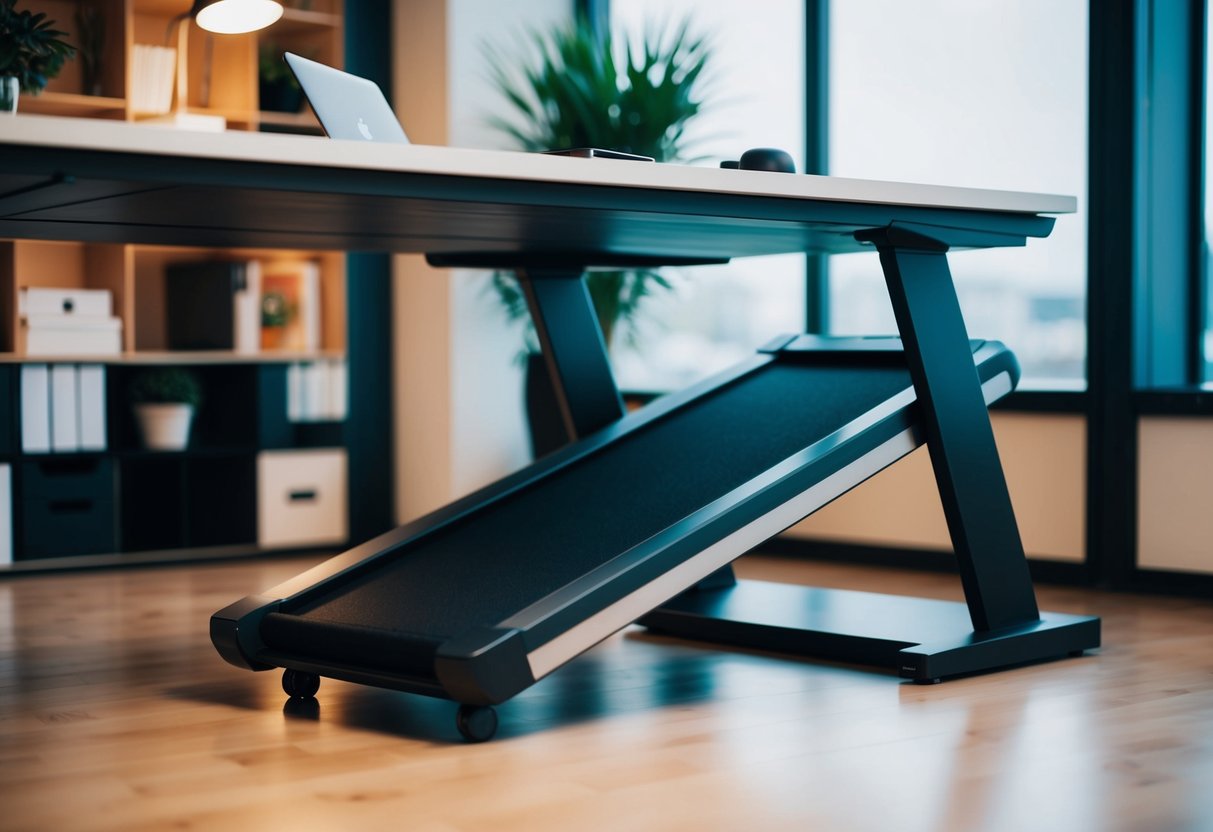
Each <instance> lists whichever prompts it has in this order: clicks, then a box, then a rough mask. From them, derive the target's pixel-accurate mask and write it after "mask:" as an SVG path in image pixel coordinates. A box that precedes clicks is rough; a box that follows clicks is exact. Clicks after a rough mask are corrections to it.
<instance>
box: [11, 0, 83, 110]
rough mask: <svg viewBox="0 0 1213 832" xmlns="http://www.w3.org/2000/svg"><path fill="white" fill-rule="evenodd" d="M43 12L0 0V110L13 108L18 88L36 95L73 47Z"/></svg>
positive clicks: (57, 71)
mask: <svg viewBox="0 0 1213 832" xmlns="http://www.w3.org/2000/svg"><path fill="white" fill-rule="evenodd" d="M54 27H55V22H54V21H53V20H47V18H46V14H45V13H44V12H39V13H38V14H34V13H33V12H30V11H29V10H28V9H27V10H22V11H17V0H0V112H8V113H15V112H17V97H18V94H19V93H21V92H28V93H31V94H33V95H37V94H38V93H40V92H41V91H42V89H43V87H45V86H46V83H47V81H49V80H50V79H51V78H54V77H55V76H56V75H58V74H59V70H60V69H62V68H63V62H64V61H66V60H67V59H68V58H70V57H72V56H73V55H74V54H75V53H76V50H75V48H73V47H72V46H71V44H69V43H68V42H67V41H65V40H63V38H64V37H65V36H66V33H65V32H60V31H59V30H57V29H55V28H54Z"/></svg>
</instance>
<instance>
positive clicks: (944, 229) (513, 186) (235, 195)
mask: <svg viewBox="0 0 1213 832" xmlns="http://www.w3.org/2000/svg"><path fill="white" fill-rule="evenodd" d="M1075 207H1076V202H1075V199H1074V198H1073V197H1064V196H1050V195H1040V194H1023V193H1009V192H1002V191H988V190H976V189H967V188H948V187H938V186H931V185H907V184H899V183H888V182H868V181H861V180H848V179H835V178H830V177H821V176H792V175H781V174H772V173H765V172H750V171H737V170H719V169H710V168H691V167H685V166H678V165H658V164H652V163H642V162H622V161H609V160H586V159H573V158H557V157H548V156H540V155H533V154H522V153H511V152H495V151H479V150H461V149H455V148H437V147H421V146H401V145H376V144H363V143H356V142H353V143H352V142H333V141H329V140H325V139H308V138H296V137H289V138H288V137H278V136H270V135H259V134H243V133H241V134H235V133H233V134H226V135H224V136H220V137H216V136H211V135H202V134H190V133H184V132H175V131H166V130H160V129H156V128H150V127H141V126H134V125H129V124H122V123H115V122H92V121H90V122H82V121H75V120H69V119H56V118H38V117H18V118H12V119H6V120H4V121H2V122H0V235H3V236H9V237H31V238H42V239H72V240H85V241H108V242H134V243H149V244H169V245H171V244H180V245H185V244H188V245H215V246H220V245H222V246H250V247H251V246H256V247H290V248H325V249H333V248H344V249H351V250H387V251H397V252H421V253H425V254H426V255H428V256H429V258H430V260H431V262H434V263H436V264H442V265H467V266H481V267H489V268H502V267H505V268H515V269H517V270H519V272H520V274H521V276H522V279H523V283H524V287H525V288H526V289H527V293H528V300H529V302H530V305H531V309H532V314H533V317H534V318H535V321H536V325H537V330H538V332H539V335H540V340H541V343H542V346H543V348H544V353H545V355H546V356H547V359H548V362H549V367H550V369H551V370H552V371H553V376H554V380H555V381H556V386H557V393H558V398H559V399H560V403H561V408H562V413H563V415H564V417H565V421H566V425H567V426H568V428H569V430H570V434H571V435H573V436H575V437H582V436H586V435H588V434H590V433H593V432H594V431H596V430H598V429H600V428H603V427H605V426H606V425H608V424H610V422H611V421H613V420H614V419H617V418H618V417H619V415H620V414H621V413H622V410H621V406H620V404H619V397H618V392H617V391H616V389H615V387H614V381H613V379H612V377H611V373H610V368H609V364H608V363H607V359H606V355H605V350H604V349H603V345H602V342H601V338H600V337H599V335H598V333H597V330H596V328H595V326H594V318H593V313H592V309H591V307H590V304H589V299H588V295H587V293H586V292H585V290H584V287H583V285H582V284H581V282H580V276H581V274H582V272H583V270H584V269H585V268H586V267H589V266H628V265H640V264H644V265H674V264H688V263H709V262H721V261H725V260H728V259H730V258H733V257H742V256H752V255H761V254H779V253H788V252H806V251H812V252H827V253H839V252H848V251H858V250H863V249H865V248H869V249H874V250H875V251H878V252H879V256H880V259H881V263H882V266H883V268H884V272H885V277H886V280H887V282H888V285H889V290H890V295H891V297H892V299H893V308H894V313H895V315H896V318H897V323H898V326H899V329H900V332H901V335H902V340H903V344H904V348H905V353H906V358H907V362H908V364H909V369H910V375H911V378H912V380H913V383H914V387H915V391H916V393H917V396H918V401H919V402H920V405H921V408H922V412H923V420H924V431H925V434H926V437H927V442H928V445H929V447H930V452H931V460H932V464H933V466H934V469H935V474H936V479H937V481H938V483H939V487H940V493H941V497H942V500H943V505H944V511H945V516H946V517H947V521H948V527H949V531H950V533H951V535H952V540H953V543H954V545H955V548H956V554H957V558H958V563H959V566H960V572H961V579H962V583H963V585H964V589H965V596H966V600H967V606H968V613H969V616H970V618H971V621H972V624H973V629H974V631H975V633H977V634H982V633H989V632H992V631H1008V630H1015V631H1017V632H1018V631H1023V630H1024V629H1025V628H1027V629H1028V630H1032V629H1033V628H1035V627H1037V626H1038V624H1039V622H1040V620H1041V619H1040V616H1039V612H1038V610H1037V607H1036V601H1035V594H1034V591H1033V589H1032V584H1031V580H1030V578H1029V576H1028V570H1027V563H1026V559H1025V557H1024V553H1023V547H1022V544H1021V543H1020V539H1019V533H1018V530H1017V527H1016V524H1015V518H1014V515H1013V512H1012V509H1011V505H1010V500H1009V497H1008V495H1007V490H1006V483H1005V480H1004V478H1003V475H1002V468H1001V465H1000V463H999V460H998V454H997V450H996V448H995V446H994V438H993V433H992V431H991V429H990V424H989V418H988V415H987V413H986V407H985V403H984V400H983V397H982V391H981V388H980V385H979V383H978V379H977V375H976V373H975V372H974V368H973V359H972V354H971V351H970V349H969V341H968V335H967V333H966V331H965V327H964V322H963V319H962V316H961V312H960V307H959V304H958V303H957V300H956V294H955V289H954V287H953V285H952V281H951V275H950V273H949V270H948V265H947V258H946V255H947V252H948V251H949V250H950V249H953V248H970V247H992V246H1007V245H1023V244H1024V243H1025V242H1026V240H1027V238H1030V237H1045V236H1048V234H1049V233H1050V231H1051V230H1052V228H1053V224H1054V218H1053V217H1052V216H1050V215H1052V214H1059V213H1066V212H1072V211H1074V210H1075ZM1096 625H1097V622H1096ZM971 635H972V634H965V637H966V638H968V637H970V636H971ZM1096 643H1097V639H1096ZM1021 660H1022V659H1021ZM950 669H951V668H950ZM960 669H961V670H963V669H964V668H960ZM924 674H925V676H924ZM910 675H914V676H915V678H919V679H920V680H924V678H925V680H930V678H929V677H931V676H932V675H934V674H932V673H928V672H926V671H924V670H922V669H921V668H919V669H914V670H913V673H912V674H910Z"/></svg>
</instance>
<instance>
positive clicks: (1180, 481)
mask: <svg viewBox="0 0 1213 832" xmlns="http://www.w3.org/2000/svg"><path fill="white" fill-rule="evenodd" d="M1137 440H1138V445H1137V453H1138V460H1137V464H1138V494H1137V500H1138V521H1137V563H1138V565H1139V566H1141V567H1142V568H1144V569H1168V570H1179V571H1181V572H1204V573H1211V572H1213V551H1211V547H1210V543H1209V542H1210V541H1211V540H1213V511H1210V504H1211V502H1213V501H1211V497H1213V421H1211V420H1210V419H1208V418H1207V417H1206V418H1202V417H1192V416H1171V417H1163V416H1153V417H1149V418H1144V419H1142V420H1141V422H1140V423H1139V424H1138V434H1137Z"/></svg>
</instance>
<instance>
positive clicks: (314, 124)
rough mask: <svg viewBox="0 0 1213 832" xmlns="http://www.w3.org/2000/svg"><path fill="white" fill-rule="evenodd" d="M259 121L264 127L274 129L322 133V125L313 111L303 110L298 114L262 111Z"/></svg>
mask: <svg viewBox="0 0 1213 832" xmlns="http://www.w3.org/2000/svg"><path fill="white" fill-rule="evenodd" d="M257 120H258V121H260V122H261V124H263V125H266V124H268V125H272V126H274V127H290V128H292V129H297V130H304V129H306V130H314V131H315V132H317V133H319V132H320V123H319V122H318V121H316V116H315V115H313V114H312V111H311V110H303V111H301V112H298V113H280V112H274V111H272V110H262V111H261V112H259V113H258V114H257Z"/></svg>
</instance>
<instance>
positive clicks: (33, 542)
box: [21, 498, 118, 558]
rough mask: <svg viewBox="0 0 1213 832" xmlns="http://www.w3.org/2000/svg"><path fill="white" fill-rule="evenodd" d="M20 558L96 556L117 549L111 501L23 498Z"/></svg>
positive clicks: (115, 525)
mask: <svg viewBox="0 0 1213 832" xmlns="http://www.w3.org/2000/svg"><path fill="white" fill-rule="evenodd" d="M21 512H22V518H21V519H22V523H21V529H22V534H21V536H22V547H21V555H22V557H23V558H53V557H62V556H64V555H97V554H108V553H110V552H116V551H118V535H117V524H116V523H115V522H114V504H113V502H111V501H108V500H90V499H87V498H75V499H68V498H64V499H58V500H24V501H22V503H21Z"/></svg>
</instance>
